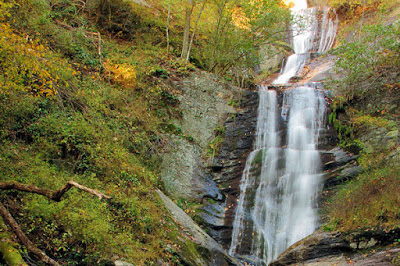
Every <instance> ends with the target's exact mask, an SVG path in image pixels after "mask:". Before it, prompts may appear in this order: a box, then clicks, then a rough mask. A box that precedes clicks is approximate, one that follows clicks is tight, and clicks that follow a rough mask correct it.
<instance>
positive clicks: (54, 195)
mask: <svg viewBox="0 0 400 266" xmlns="http://www.w3.org/2000/svg"><path fill="white" fill-rule="evenodd" d="M72 187H76V188H78V189H80V190H83V191H85V192H88V193H90V194H93V195H95V196H97V197H98V198H99V200H102V199H110V198H111V197H110V196H107V195H106V194H104V193H101V192H100V191H97V190H95V189H92V188H88V187H85V186H83V185H81V184H79V183H77V182H75V181H73V180H70V181H68V182H67V184H65V186H63V187H62V188H60V189H59V190H55V191H54V190H50V189H47V188H40V187H37V186H33V185H26V184H21V183H18V182H9V183H7V182H0V189H3V190H11V189H16V190H20V191H24V192H30V193H35V194H39V195H43V196H45V197H47V198H49V199H51V200H54V201H61V197H62V196H64V194H65V193H67V192H68V190H70V189H71V188H72Z"/></svg>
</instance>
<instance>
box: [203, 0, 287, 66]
mask: <svg viewBox="0 0 400 266" xmlns="http://www.w3.org/2000/svg"><path fill="white" fill-rule="evenodd" d="M216 5H217V7H216V9H215V11H214V12H215V15H214V17H216V18H217V20H216V21H215V22H213V25H214V26H213V28H212V29H211V32H212V35H211V36H210V37H207V44H206V45H205V46H204V47H203V55H202V57H203V61H204V65H205V66H206V68H207V69H209V70H212V71H214V72H216V73H220V74H225V73H227V71H228V70H230V69H231V67H233V65H234V67H235V68H239V69H248V68H251V66H253V65H254V64H256V63H257V60H258V59H257V58H258V57H257V53H258V46H259V45H261V44H265V43H266V42H272V41H274V40H277V39H279V38H280V37H282V36H281V35H280V34H281V32H282V29H284V28H285V27H286V23H289V21H290V13H289V11H288V10H287V9H285V8H283V7H282V6H281V5H280V1H257V2H252V1H250V2H249V1H221V2H217V3H216ZM278 18H279V19H278Z"/></svg>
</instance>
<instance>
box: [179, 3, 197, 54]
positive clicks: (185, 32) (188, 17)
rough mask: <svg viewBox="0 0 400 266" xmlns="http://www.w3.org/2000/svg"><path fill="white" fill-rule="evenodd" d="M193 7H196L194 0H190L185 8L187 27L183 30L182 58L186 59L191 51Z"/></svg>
mask: <svg viewBox="0 0 400 266" xmlns="http://www.w3.org/2000/svg"><path fill="white" fill-rule="evenodd" d="M193 8H194V0H188V4H187V6H186V9H185V28H184V30H183V42H182V53H181V58H183V59H185V60H186V58H187V56H188V52H189V41H190V22H191V17H192V12H193Z"/></svg>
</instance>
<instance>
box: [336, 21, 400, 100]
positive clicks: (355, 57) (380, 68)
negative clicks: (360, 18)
mask: <svg viewBox="0 0 400 266" xmlns="http://www.w3.org/2000/svg"><path fill="white" fill-rule="evenodd" d="M399 36H400V25H399V24H398V23H393V24H392V25H390V26H387V25H384V24H376V25H368V26H364V27H363V28H362V30H361V32H360V33H359V35H358V37H356V38H355V39H354V41H352V42H346V43H344V44H341V45H340V46H339V47H338V48H337V49H335V52H334V53H335V54H336V55H337V56H338V57H339V60H338V61H337V62H336V70H337V72H339V73H341V74H343V78H342V79H341V80H337V81H335V82H334V84H335V85H336V87H338V88H339V89H340V91H341V94H343V95H346V97H347V98H348V99H352V98H354V97H360V96H364V95H366V94H367V93H369V92H371V90H373V89H375V87H376V86H379V85H380V84H379V81H380V79H381V78H382V77H384V76H386V75H387V71H391V69H396V68H398V67H399V65H400V48H399V45H398V43H399V41H400V39H399Z"/></svg>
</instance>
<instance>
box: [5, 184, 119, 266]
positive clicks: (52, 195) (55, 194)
mask: <svg viewBox="0 0 400 266" xmlns="http://www.w3.org/2000/svg"><path fill="white" fill-rule="evenodd" d="M73 187H76V188H78V189H80V190H83V191H85V192H88V193H90V194H92V195H95V196H97V197H98V198H99V200H102V199H107V200H108V199H111V197H110V196H107V195H106V194H104V193H101V192H100V191H97V190H95V189H92V188H88V187H85V186H83V185H81V184H79V183H77V182H75V181H73V180H70V181H68V182H67V183H66V184H65V185H64V186H63V187H62V188H60V189H59V190H51V189H47V188H40V187H37V186H34V185H26V184H22V183H18V182H0V189H3V190H11V189H15V190H19V191H24V192H30V193H35V194H39V195H43V196H45V197H47V198H48V199H51V200H53V201H56V202H59V201H61V198H62V196H64V194H65V193H67V192H68V190H70V189H71V188H73ZM0 215H1V216H2V217H3V219H4V221H5V222H6V223H7V224H8V225H9V226H10V227H11V229H12V230H13V232H14V233H15V235H16V236H17V237H18V239H19V240H20V241H21V243H22V244H23V245H24V246H25V247H26V248H27V249H28V251H29V252H31V253H33V254H35V255H36V256H37V257H39V258H40V259H41V260H42V261H43V262H45V263H47V264H48V265H56V266H59V265H60V264H58V263H57V262H56V261H55V260H53V259H52V258H50V257H49V256H47V255H46V253H44V252H43V251H42V250H40V249H39V248H37V247H36V246H35V245H34V244H33V243H32V242H31V241H30V240H29V238H28V237H27V236H26V235H25V234H24V232H23V231H22V230H21V227H20V226H19V225H18V223H17V222H16V221H15V220H14V218H13V217H12V216H11V214H10V213H9V212H8V211H7V209H6V208H5V207H4V205H3V204H2V203H0Z"/></svg>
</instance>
